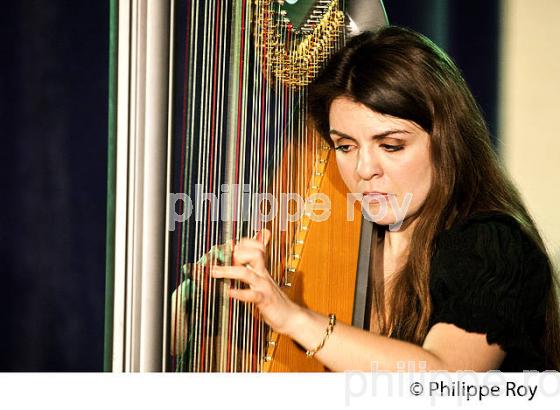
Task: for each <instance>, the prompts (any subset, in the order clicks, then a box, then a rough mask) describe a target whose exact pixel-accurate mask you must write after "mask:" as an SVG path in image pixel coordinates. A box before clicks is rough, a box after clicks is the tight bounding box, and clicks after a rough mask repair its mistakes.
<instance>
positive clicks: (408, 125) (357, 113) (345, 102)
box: [329, 97, 422, 132]
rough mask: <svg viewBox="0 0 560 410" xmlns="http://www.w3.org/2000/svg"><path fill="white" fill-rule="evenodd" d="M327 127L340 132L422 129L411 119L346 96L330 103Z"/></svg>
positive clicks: (411, 130)
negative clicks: (369, 106)
mask: <svg viewBox="0 0 560 410" xmlns="http://www.w3.org/2000/svg"><path fill="white" fill-rule="evenodd" d="M329 127H330V128H331V129H336V130H337V131H342V132H344V131H345V130H346V131H350V130H359V129H363V130H364V131H366V130H367V131H368V132H383V131H386V130H390V129H402V130H406V131H410V132H413V131H420V130H422V129H421V127H419V126H418V125H417V124H416V123H414V122H412V121H409V120H405V119H402V118H398V117H393V116H390V115H386V114H380V113H379V112H376V111H373V110H371V109H370V108H368V107H366V106H365V105H363V104H362V103H359V102H356V101H354V100H352V99H350V98H348V97H339V98H336V99H335V100H334V101H333V102H332V103H331V106H330V110H329Z"/></svg>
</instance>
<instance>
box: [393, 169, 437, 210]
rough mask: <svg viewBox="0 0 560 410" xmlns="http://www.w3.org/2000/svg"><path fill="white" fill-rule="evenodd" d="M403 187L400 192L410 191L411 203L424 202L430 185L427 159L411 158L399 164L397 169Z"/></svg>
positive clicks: (430, 170) (429, 170)
mask: <svg viewBox="0 0 560 410" xmlns="http://www.w3.org/2000/svg"><path fill="white" fill-rule="evenodd" d="M397 172H398V175H399V176H398V178H399V180H400V181H401V184H400V185H401V187H402V188H403V192H402V194H403V195H404V194H406V193H407V192H411V193H412V194H413V198H412V201H413V203H415V204H417V205H419V204H420V203H422V202H424V200H425V199H426V196H427V195H428V192H429V191H430V187H431V185H432V168H431V165H430V164H429V162H428V160H427V159H425V160H412V161H408V162H407V163H403V164H401V166H400V167H399V168H398V170H397Z"/></svg>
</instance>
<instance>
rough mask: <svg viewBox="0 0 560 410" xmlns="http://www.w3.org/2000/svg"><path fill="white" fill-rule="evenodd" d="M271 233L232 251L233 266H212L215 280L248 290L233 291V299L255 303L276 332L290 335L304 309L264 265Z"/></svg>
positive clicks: (267, 231)
mask: <svg viewBox="0 0 560 410" xmlns="http://www.w3.org/2000/svg"><path fill="white" fill-rule="evenodd" d="M270 235H271V234H270V231H269V230H267V229H263V230H262V231H260V232H259V233H258V234H257V237H256V238H255V239H242V240H241V241H239V243H238V244H237V245H236V246H235V248H234V250H233V266H213V268H212V276H213V277H214V278H227V279H237V280H240V281H241V282H243V283H245V284H246V285H248V286H249V287H248V288H246V289H234V288H232V289H230V296H231V297H232V298H234V299H237V300H240V301H242V302H249V303H254V304H255V306H256V307H257V308H258V309H259V312H260V315H261V316H262V317H263V319H264V320H265V321H266V323H268V324H269V325H270V326H271V327H272V328H273V329H274V330H275V331H276V332H278V333H283V334H285V333H288V329H289V326H290V324H292V323H293V321H294V319H295V317H296V315H297V314H298V312H299V311H300V310H301V308H300V307H299V306H298V305H297V304H295V303H294V302H292V301H291V300H290V299H289V298H288V297H287V296H286V294H285V293H284V292H283V291H282V289H280V287H279V286H278V285H277V284H276V282H275V281H274V280H273V279H272V277H271V276H270V274H269V273H268V270H267V269H266V265H265V254H266V245H267V244H268V241H269V240H270Z"/></svg>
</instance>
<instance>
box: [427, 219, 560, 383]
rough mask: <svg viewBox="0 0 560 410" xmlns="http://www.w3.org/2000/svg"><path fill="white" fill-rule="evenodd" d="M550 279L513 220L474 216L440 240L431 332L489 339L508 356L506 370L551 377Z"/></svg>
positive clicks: (434, 264) (432, 279)
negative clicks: (543, 341) (544, 342)
mask: <svg viewBox="0 0 560 410" xmlns="http://www.w3.org/2000/svg"><path fill="white" fill-rule="evenodd" d="M550 286H551V272H550V269H549V265H548V264H547V259H546V257H545V255H544V254H543V253H542V252H541V251H540V250H539V248H538V247H537V246H536V245H535V244H534V242H532V241H531V240H530V239H529V237H528V236H527V235H526V234H525V233H524V232H522V230H521V228H520V226H519V224H518V223H517V221H515V219H513V218H512V217H510V216H507V215H502V214H497V213H484V214H482V213H481V214H477V215H475V216H471V217H470V218H469V219H468V220H467V221H465V222H462V223H458V224H456V225H455V226H453V227H452V228H451V229H449V230H446V231H443V232H441V233H440V234H439V235H438V237H437V238H436V247H435V253H434V256H433V258H432V269H431V277H430V293H431V297H432V316H431V318H430V326H429V327H431V326H432V325H434V324H436V323H438V322H445V323H452V324H454V325H456V326H457V327H460V328H462V329H464V330H466V331H468V332H476V333H485V334H486V339H487V341H488V343H489V344H492V343H498V344H499V345H500V346H501V347H502V349H503V350H504V351H505V352H506V357H505V359H504V362H503V363H502V365H501V367H500V370H501V371H510V372H514V371H518V372H520V371H523V370H539V371H543V370H547V369H545V355H544V352H543V351H542V348H540V343H539V339H540V338H541V337H542V335H543V332H544V328H545V327H544V326H545V321H544V315H545V308H546V295H547V294H548V291H549V288H550Z"/></svg>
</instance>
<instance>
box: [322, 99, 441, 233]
mask: <svg viewBox="0 0 560 410" xmlns="http://www.w3.org/2000/svg"><path fill="white" fill-rule="evenodd" d="M329 126H330V136H331V139H332V140H333V143H334V146H335V149H336V161H337V164H338V169H339V171H340V174H341V176H342V179H343V180H344V182H345V183H346V186H347V187H348V190H349V191H350V192H352V193H355V194H356V196H358V197H361V198H362V205H363V207H362V209H363V210H365V211H367V212H368V214H369V216H370V217H371V219H373V220H374V221H375V222H377V223H378V224H381V225H390V224H396V225H397V227H396V228H397V229H398V226H399V221H401V220H403V219H405V220H406V218H409V217H411V216H414V215H415V214H416V213H417V211H418V209H419V208H420V206H421V205H422V204H423V203H424V201H425V199H426V196H427V195H428V192H429V190H430V186H431V181H432V166H431V161H430V150H429V148H430V146H429V143H430V136H429V135H428V133H426V132H425V131H424V130H423V129H422V128H421V127H419V126H418V125H416V124H415V123H414V122H412V121H407V120H403V119H400V118H396V117H391V116H387V115H382V114H379V113H377V112H374V111H372V110H370V109H369V108H367V107H366V106H364V105H362V104H360V103H356V102H354V101H352V100H350V99H348V98H346V97H340V98H337V99H335V100H334V101H333V102H332V104H331V108H330V113H329ZM376 193H379V194H376ZM409 201H410V202H409ZM407 203H408V206H407ZM384 204H385V205H384ZM384 209H385V211H384ZM393 228H395V227H393Z"/></svg>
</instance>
